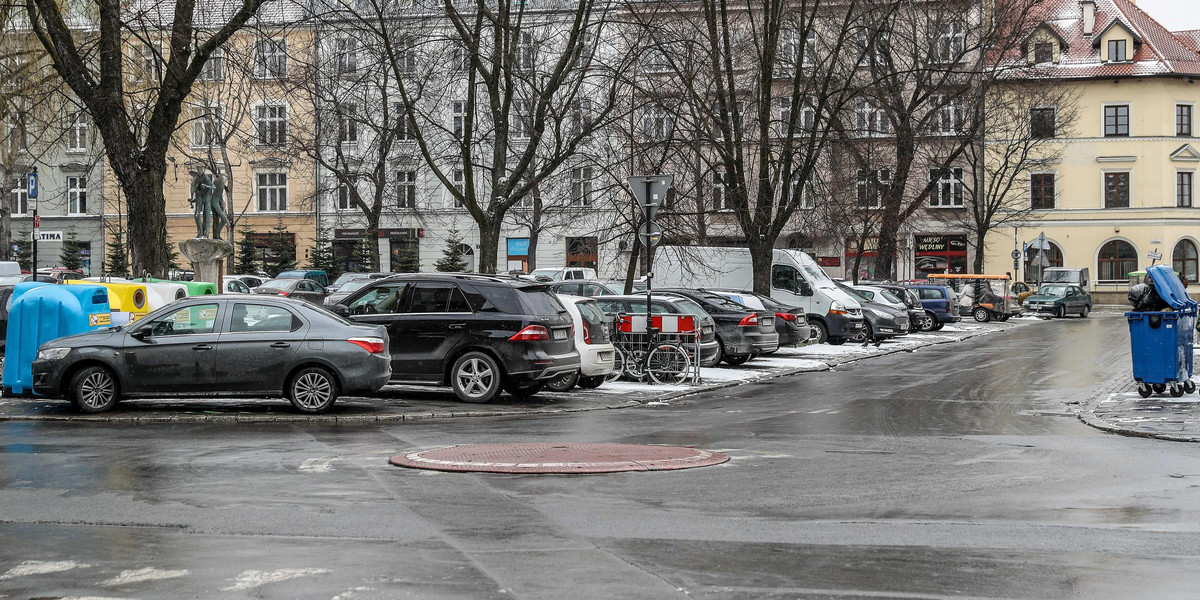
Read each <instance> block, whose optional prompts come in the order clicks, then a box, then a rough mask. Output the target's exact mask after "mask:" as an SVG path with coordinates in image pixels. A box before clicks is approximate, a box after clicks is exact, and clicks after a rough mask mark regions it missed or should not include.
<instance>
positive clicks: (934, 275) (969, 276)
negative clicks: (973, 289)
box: [926, 273, 1012, 279]
mask: <svg viewBox="0 0 1200 600" xmlns="http://www.w3.org/2000/svg"><path fill="white" fill-rule="evenodd" d="M926 278H927V279H1012V278H1011V277H1009V276H1008V275H980V274H978V273H931V274H929V275H926Z"/></svg>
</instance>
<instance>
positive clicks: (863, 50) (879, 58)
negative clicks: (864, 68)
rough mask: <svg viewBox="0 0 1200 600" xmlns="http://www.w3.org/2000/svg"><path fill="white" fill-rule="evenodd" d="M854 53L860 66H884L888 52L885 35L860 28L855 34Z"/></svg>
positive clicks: (881, 32)
mask: <svg viewBox="0 0 1200 600" xmlns="http://www.w3.org/2000/svg"><path fill="white" fill-rule="evenodd" d="M854 51H855V53H856V54H857V56H858V60H859V63H858V64H860V65H871V64H875V65H880V66H882V65H886V64H887V55H888V52H889V49H888V38H887V33H885V32H884V31H881V30H879V29H868V28H866V27H860V28H859V29H858V31H857V32H856V34H855V38H854Z"/></svg>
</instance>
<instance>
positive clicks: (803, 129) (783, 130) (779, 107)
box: [775, 97, 817, 137]
mask: <svg viewBox="0 0 1200 600" xmlns="http://www.w3.org/2000/svg"><path fill="white" fill-rule="evenodd" d="M775 107H776V113H777V115H778V117H779V122H778V123H777V130H776V135H778V136H779V137H787V136H788V131H789V129H790V130H792V131H793V132H794V133H795V134H801V135H803V134H807V133H810V132H811V131H812V130H813V123H814V121H816V117H817V111H816V110H815V109H813V107H812V106H810V105H809V104H808V103H807V102H806V103H804V104H803V105H801V107H800V118H799V120H797V121H793V119H792V99H791V98H790V97H784V98H776V99H775Z"/></svg>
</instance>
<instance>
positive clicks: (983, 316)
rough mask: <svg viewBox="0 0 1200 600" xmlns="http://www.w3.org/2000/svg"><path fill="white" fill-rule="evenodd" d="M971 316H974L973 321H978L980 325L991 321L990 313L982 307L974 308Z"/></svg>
mask: <svg viewBox="0 0 1200 600" xmlns="http://www.w3.org/2000/svg"><path fill="white" fill-rule="evenodd" d="M972 314H973V315H974V316H975V320H976V321H979V322H980V323H987V322H988V321H991V320H992V311H990V310H988V309H986V308H984V307H982V306H980V307H979V308H976V309H975V312H973V313H972Z"/></svg>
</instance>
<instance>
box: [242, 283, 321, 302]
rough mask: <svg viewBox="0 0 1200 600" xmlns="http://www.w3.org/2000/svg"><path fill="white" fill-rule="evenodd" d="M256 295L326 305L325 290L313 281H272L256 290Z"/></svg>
mask: <svg viewBox="0 0 1200 600" xmlns="http://www.w3.org/2000/svg"><path fill="white" fill-rule="evenodd" d="M254 293H255V294H266V295H270V296H283V297H285V298H292V299H294V300H303V301H305V302H309V303H312V304H316V305H317V306H321V305H322V304H324V303H325V288H323V287H321V284H319V283H317V282H315V281H313V280H311V279H291V278H288V279H272V280H270V281H264V282H263V284H262V285H260V286H258V287H256V288H254Z"/></svg>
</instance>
